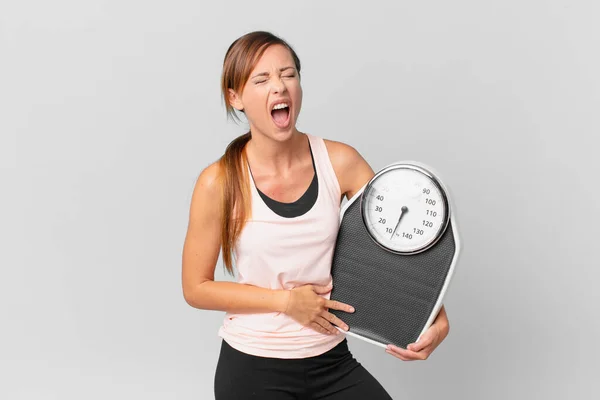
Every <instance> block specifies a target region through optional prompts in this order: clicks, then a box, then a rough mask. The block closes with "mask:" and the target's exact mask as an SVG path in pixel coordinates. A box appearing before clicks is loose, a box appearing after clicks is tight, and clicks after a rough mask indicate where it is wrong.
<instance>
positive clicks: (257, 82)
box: [254, 81, 266, 85]
mask: <svg viewBox="0 0 600 400" xmlns="http://www.w3.org/2000/svg"><path fill="white" fill-rule="evenodd" d="M265 82H266V81H256V82H254V83H255V84H257V85H258V84H259V83H265Z"/></svg>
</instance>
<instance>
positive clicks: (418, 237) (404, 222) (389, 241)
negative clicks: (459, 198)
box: [361, 163, 449, 254]
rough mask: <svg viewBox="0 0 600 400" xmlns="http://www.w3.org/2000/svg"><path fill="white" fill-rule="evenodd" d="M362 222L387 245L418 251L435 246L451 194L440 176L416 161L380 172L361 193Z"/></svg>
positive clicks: (445, 220) (390, 248) (404, 251)
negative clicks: (446, 190)
mask: <svg viewBox="0 0 600 400" xmlns="http://www.w3.org/2000/svg"><path fill="white" fill-rule="evenodd" d="M361 212H362V218H363V222H364V224H365V228H366V229H367V232H368V233H369V235H370V236H371V238H372V239H373V240H374V241H375V242H376V243H377V244H378V245H380V246H381V247H383V248H384V249H386V250H388V251H391V252H394V253H399V254H416V253H420V252H422V251H425V250H427V249H428V248H430V247H431V246H433V245H434V244H435V243H436V242H437V241H438V240H439V239H440V237H441V236H442V234H443V233H444V231H445V230H446V227H447V226H448V221H449V208H448V196H447V195H446V192H445V190H444V188H443V187H442V185H441V184H440V182H439V181H438V179H437V178H436V177H435V176H434V175H433V174H432V173H431V172H429V171H428V170H426V169H425V168H423V167H420V166H418V165H413V164H404V163H399V164H394V165H391V166H388V167H386V168H384V169H383V170H381V171H380V172H378V173H377V174H376V175H375V176H374V177H373V178H372V179H371V180H370V181H369V183H368V184H367V185H366V187H365V189H364V191H363V193H362V195H361Z"/></svg>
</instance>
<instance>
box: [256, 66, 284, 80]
mask: <svg viewBox="0 0 600 400" xmlns="http://www.w3.org/2000/svg"><path fill="white" fill-rule="evenodd" d="M288 69H294V67H291V66H290V67H283V68H279V72H283V71H285V70H288ZM268 75H269V73H268V72H261V73H259V74H256V75H254V76H252V78H250V79H253V78H256V77H257V76H268Z"/></svg>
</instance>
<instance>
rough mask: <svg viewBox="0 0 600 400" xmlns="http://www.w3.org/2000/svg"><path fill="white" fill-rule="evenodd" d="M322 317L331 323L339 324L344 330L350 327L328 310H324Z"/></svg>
mask: <svg viewBox="0 0 600 400" xmlns="http://www.w3.org/2000/svg"><path fill="white" fill-rule="evenodd" d="M323 318H325V319H326V320H327V321H329V322H331V323H332V324H333V325H337V326H339V327H340V328H342V329H343V330H345V331H347V330H348V329H350V328H349V327H348V325H347V324H346V323H345V322H344V321H342V320H341V319H339V318H338V317H336V316H335V315H333V314H332V313H330V312H327V311H325V312H324V313H323Z"/></svg>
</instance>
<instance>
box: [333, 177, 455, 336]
mask: <svg viewBox="0 0 600 400" xmlns="http://www.w3.org/2000/svg"><path fill="white" fill-rule="evenodd" d="M365 186H366V185H365ZM364 189H365V188H364V187H363V189H361V191H360V192H359V193H357V194H355V195H354V196H353V198H351V199H349V201H348V202H347V203H346V204H345V206H344V207H343V208H342V210H341V221H340V229H339V233H338V237H337V242H336V247H335V251H334V255H333V260H332V271H331V272H332V276H333V289H332V291H331V299H332V300H337V301H340V302H343V303H347V304H349V305H351V306H353V307H354V308H355V312H354V313H347V312H344V311H339V310H332V309H330V310H329V311H330V312H331V313H332V314H334V315H336V316H337V317H339V318H340V319H341V320H342V321H344V322H345V323H347V324H348V326H349V331H347V332H345V333H346V334H348V335H351V336H354V337H357V338H359V339H362V340H365V341H367V342H370V343H372V344H375V345H378V346H380V347H385V346H387V345H388V344H394V345H396V346H398V347H401V348H406V347H407V346H408V345H409V344H410V343H414V342H416V341H417V340H418V339H419V338H420V336H421V335H422V334H423V333H424V332H425V331H426V330H427V329H428V328H429V326H431V324H432V323H433V321H434V320H435V317H436V316H437V314H438V312H439V310H440V308H441V306H442V300H443V297H444V294H445V292H446V290H447V289H448V285H449V283H450V280H451V277H452V273H453V270H454V266H455V264H456V262H457V258H458V253H459V248H460V244H459V239H458V234H457V230H456V224H455V219H454V215H453V214H452V213H450V216H449V221H448V225H447V227H446V228H445V231H444V232H443V233H442V234H441V236H440V237H439V239H438V241H437V242H436V244H435V246H432V247H431V248H429V249H428V250H427V251H423V252H420V253H418V254H409V255H404V254H402V255H401V254H396V253H393V252H390V251H387V250H385V249H384V248H382V247H381V246H379V245H378V244H377V243H375V241H374V240H372V238H371V237H370V235H369V233H368V231H367V229H366V228H365V223H364V219H363V216H362V214H361V196H362V194H363V192H364Z"/></svg>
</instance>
